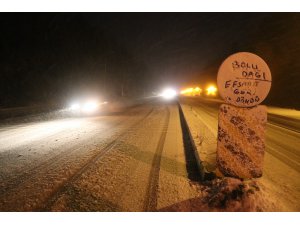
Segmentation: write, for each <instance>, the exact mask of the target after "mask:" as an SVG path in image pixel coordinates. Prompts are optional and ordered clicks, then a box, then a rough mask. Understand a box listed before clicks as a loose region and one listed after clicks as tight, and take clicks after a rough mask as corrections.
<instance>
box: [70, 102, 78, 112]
mask: <svg viewBox="0 0 300 225" xmlns="http://www.w3.org/2000/svg"><path fill="white" fill-rule="evenodd" d="M79 109H80V104H79V103H73V104H72V105H71V106H70V110H72V111H77V110H79Z"/></svg>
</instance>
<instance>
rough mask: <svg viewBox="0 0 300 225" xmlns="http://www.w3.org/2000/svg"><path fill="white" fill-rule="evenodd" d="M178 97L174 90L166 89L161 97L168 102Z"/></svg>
mask: <svg viewBox="0 0 300 225" xmlns="http://www.w3.org/2000/svg"><path fill="white" fill-rule="evenodd" d="M176 95H177V93H176V91H175V90H173V89H166V90H164V91H163V92H162V93H161V96H162V97H163V98H164V99H167V100H169V99H173V98H175V97H176Z"/></svg>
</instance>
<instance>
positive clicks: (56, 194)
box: [36, 107, 154, 211]
mask: <svg viewBox="0 0 300 225" xmlns="http://www.w3.org/2000/svg"><path fill="white" fill-rule="evenodd" d="M153 111H154V107H152V108H151V110H150V111H149V112H148V113H147V114H146V115H145V116H144V117H143V118H141V119H140V120H138V121H137V122H136V123H134V124H133V125H132V126H130V127H129V128H128V129H126V130H125V131H123V132H122V133H121V134H119V135H118V136H117V137H116V138H115V139H114V140H113V141H111V142H110V143H109V144H108V145H106V146H105V147H104V148H102V149H101V151H99V152H98V153H97V154H96V155H95V156H93V157H92V158H91V159H90V160H89V161H88V162H87V163H86V164H84V165H83V166H82V167H81V168H79V169H78V170H77V171H76V172H75V173H73V175H71V177H70V178H69V179H68V180H66V181H65V182H63V183H62V184H60V186H59V187H58V188H57V189H56V190H55V191H54V192H53V193H52V194H51V196H49V197H48V199H47V200H46V201H45V202H44V207H42V208H40V209H36V210H37V211H51V207H52V205H53V204H54V203H55V202H56V201H57V199H58V198H59V197H60V196H61V194H63V193H65V192H67V190H68V188H69V187H70V186H72V184H73V183H74V182H75V181H77V180H78V179H79V178H80V177H81V175H82V174H83V173H84V172H85V171H87V170H88V169H89V168H90V167H91V166H93V165H94V163H95V162H96V161H98V160H99V159H100V158H102V157H103V156H104V155H105V154H106V153H107V152H109V151H110V150H111V149H112V148H113V147H114V146H115V145H116V144H117V143H118V141H119V139H120V138H121V137H122V136H124V135H126V133H127V132H128V131H129V130H131V129H133V128H134V127H136V126H138V125H139V124H140V123H141V122H143V121H144V120H145V119H147V118H148V117H149V116H150V115H151V114H152V113H153Z"/></svg>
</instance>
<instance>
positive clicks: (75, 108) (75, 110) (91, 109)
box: [68, 99, 108, 116]
mask: <svg viewBox="0 0 300 225" xmlns="http://www.w3.org/2000/svg"><path fill="white" fill-rule="evenodd" d="M107 103H108V102H106V101H104V102H101V101H98V100H95V99H89V100H81V101H76V102H73V103H72V104H71V105H70V106H69V108H68V110H69V111H70V112H71V113H72V114H73V115H76V116H82V115H95V114H97V113H99V112H100V111H101V109H102V108H103V105H106V104H107Z"/></svg>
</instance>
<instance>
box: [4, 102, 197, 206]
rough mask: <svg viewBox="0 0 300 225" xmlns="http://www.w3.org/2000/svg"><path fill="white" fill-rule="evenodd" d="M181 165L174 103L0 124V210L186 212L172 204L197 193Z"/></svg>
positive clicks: (183, 159)
mask: <svg viewBox="0 0 300 225" xmlns="http://www.w3.org/2000/svg"><path fill="white" fill-rule="evenodd" d="M187 168H190V167H187V166H186V160H185V151H184V148H183V140H182V130H181V126H180V119H179V112H178V106H177V105H176V104H175V103H166V102H160V101H153V102H150V103H147V104H144V105H139V106H137V107H133V108H130V109H129V110H127V111H126V112H122V113H119V114H117V115H109V116H98V117H89V118H69V119H60V120H52V121H47V122H31V123H20V124H14V125H5V126H4V125H3V126H1V127H0V211H157V210H166V209H168V207H172V206H173V205H176V207H177V209H178V210H181V211H187V210H191V209H190V208H191V206H189V204H186V203H185V204H184V207H183V208H181V209H180V207H181V206H180V204H179V205H178V203H179V202H182V201H186V200H187V199H192V198H194V197H197V196H199V189H198V186H197V184H196V183H195V182H193V180H191V179H190V178H189V177H190V174H191V172H192V173H193V171H192V170H191V169H187ZM195 169H196V168H195ZM188 170H189V171H188ZM176 207H175V206H174V207H173V210H174V208H176ZM178 207H179V208H178Z"/></svg>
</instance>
